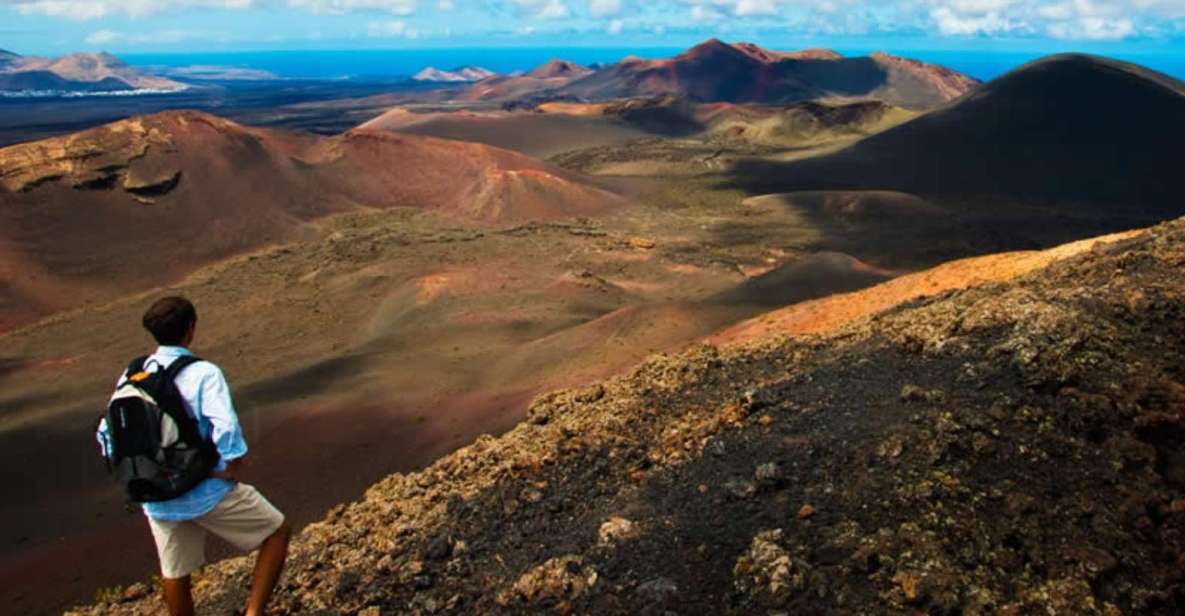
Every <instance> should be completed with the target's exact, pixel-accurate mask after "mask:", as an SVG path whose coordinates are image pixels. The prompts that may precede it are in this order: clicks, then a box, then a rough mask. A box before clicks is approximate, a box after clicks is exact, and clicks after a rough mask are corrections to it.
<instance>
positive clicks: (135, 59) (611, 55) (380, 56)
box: [121, 47, 1185, 81]
mask: <svg viewBox="0 0 1185 616" xmlns="http://www.w3.org/2000/svg"><path fill="white" fill-rule="evenodd" d="M682 51H683V49H681V48H673V47H672V48H665V47H648V48H634V49H623V48H591V47H571V48H517V49H481V48H465V49H399V50H369V49H368V50H342V51H252V52H209V53H154V54H124V55H122V56H121V57H122V58H123V59H124V60H125V61H127V62H128V63H129V64H132V65H134V66H138V67H142V68H154V69H163V68H179V67H189V66H219V67H232V68H238V69H252V70H259V71H267V72H269V73H272V74H274V75H276V76H278V77H282V78H288V79H315V80H324V79H329V80H334V79H356V80H366V79H380V80H387V79H391V80H395V79H403V78H406V77H408V76H410V75H414V74H415V73H417V72H419V71H420V70H421V69H423V68H425V67H428V66H434V67H436V68H439V69H446V70H447V69H452V68H456V67H460V66H481V67H484V68H487V69H490V70H492V71H494V72H498V73H511V72H514V71H526V70H530V69H532V68H534V67H536V66H538V65H540V64H543V63H545V62H547V61H548V60H552V59H555V58H562V59H565V60H571V61H573V62H577V63H580V64H586V65H587V64H594V63H613V62H617V61H619V60H621V59H622V58H625V57H626V56H631V55H635V56H641V57H643V58H667V57H670V56H673V55H676V54H678V53H680V52H682ZM837 51H839V52H840V53H842V54H844V55H847V56H860V55H866V54H868V53H869V52H871V51H873V50H871V49H843V48H837ZM886 51H888V52H889V53H893V54H896V55H900V56H905V57H908V58H916V59H919V60H924V61H927V62H933V63H936V64H942V65H944V66H948V67H950V68H953V69H955V70H957V71H960V72H962V73H965V74H968V75H971V76H972V77H975V78H978V79H982V80H984V81H988V80H991V79H994V78H996V77H999V76H1000V75H1002V74H1004V73H1006V72H1008V71H1010V70H1012V69H1014V68H1016V67H1018V66H1020V65H1022V64H1024V63H1026V62H1029V61H1031V60H1035V59H1037V58H1039V57H1041V56H1042V55H1045V54H1043V53H1039V52H1016V51H950V50H921V49H891V48H890V49H886ZM1113 57H1116V58H1118V59H1121V60H1127V61H1129V62H1135V63H1137V64H1142V65H1144V66H1147V67H1149V68H1152V69H1155V70H1158V71H1161V72H1164V73H1167V74H1169V75H1172V76H1174V77H1176V78H1178V79H1185V57H1183V56H1182V55H1181V54H1172V53H1167V52H1147V53H1135V54H1117V55H1115V56H1113Z"/></svg>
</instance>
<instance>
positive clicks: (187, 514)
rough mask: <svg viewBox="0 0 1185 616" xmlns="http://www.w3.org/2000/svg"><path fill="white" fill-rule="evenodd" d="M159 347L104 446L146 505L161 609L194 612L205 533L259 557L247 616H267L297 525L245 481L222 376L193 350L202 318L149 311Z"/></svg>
mask: <svg viewBox="0 0 1185 616" xmlns="http://www.w3.org/2000/svg"><path fill="white" fill-rule="evenodd" d="M143 324H144V328H145V329H146V330H148V332H149V333H150V334H152V337H153V338H155V339H156V342H157V343H158V344H159V345H160V346H159V347H158V348H157V349H156V352H155V353H153V354H152V355H149V356H147V357H143V358H140V359H137V360H135V361H133V362H132V364H131V365H130V366H129V367H128V369H127V371H126V372H124V374H123V375H122V376H121V377H120V378H119V381H118V383H117V385H116V393H115V395H114V396H113V397H112V401H111V404H110V406H109V407H108V411H107V414H106V415H105V416H104V418H103V419H102V420H101V421H100V422H99V427H98V440H99V445H100V449H101V452H102V453H103V455H104V457H105V458H106V459H107V460H108V465H109V468H111V469H112V470H113V472H114V473H115V474H116V476H117V478H118V479H119V480H120V481H121V482H122V483H123V484H124V488H125V490H126V491H127V492H128V496H129V499H130V500H131V501H133V502H138V503H142V507H143V510H144V513H145V514H146V516H147V518H148V526H149V528H150V529H151V530H152V538H153V539H154V540H155V542H156V549H157V554H158V556H159V557H160V569H161V577H163V578H164V595H165V604H166V605H168V608H169V613H170V614H171V615H172V616H190V615H192V614H193V594H192V590H191V586H190V574H192V573H193V572H194V571H196V570H197V569H198V568H199V567H201V566H202V565H203V564H205V559H206V555H205V549H206V545H205V544H206V533H207V532H210V533H213V534H215V535H217V536H219V537H221V538H222V539H224V540H226V541H227V542H228V543H230V544H231V545H233V546H235V547H237V548H239V549H241V550H243V551H250V550H255V549H258V550H259V557H258V559H257V560H256V563H255V575H254V578H253V580H252V582H251V594H250V597H249V598H248V600H247V611H246V616H262V615H263V613H264V610H265V608H266V607H267V603H268V600H269V599H270V598H271V594H272V590H273V589H274V588H275V586H276V582H277V581H278V580H279V578H280V572H281V570H283V568H284V559H285V558H286V557H287V554H288V540H289V538H290V537H291V535H292V527H291V526H290V525H289V524H288V522H287V521H286V520H285V518H284V514H282V513H280V511H279V510H278V509H276V508H275V507H274V506H273V505H272V504H271V503H269V502H268V501H267V499H265V498H264V497H263V495H262V494H260V493H259V492H258V491H257V490H256V489H255V488H253V487H251V486H250V485H247V484H245V483H242V482H241V481H240V477H241V475H242V473H243V469H244V457H243V456H245V455H246V453H247V443H246V441H245V440H244V439H243V431H242V428H241V427H240V426H239V419H238V416H237V415H236V414H235V409H234V404H233V403H232V402H231V398H230V388H229V386H228V385H227V383H226V378H225V377H223V375H222V371H221V370H219V369H218V367H217V366H215V365H214V364H212V363H210V362H207V361H202V360H200V359H198V358H197V357H195V356H194V355H193V353H191V352H190V351H189V348H188V347H189V346H190V345H191V344H192V343H193V338H194V332H195V329H196V327H197V311H196V310H195V309H194V306H193V304H192V303H190V302H189V300H187V299H185V298H183V297H166V298H164V299H161V300H159V301H157V302H156V303H154V304H153V305H152V306H151V307H150V308H149V309H148V312H146V313H144V320H143Z"/></svg>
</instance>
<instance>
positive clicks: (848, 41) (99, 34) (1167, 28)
mask: <svg viewBox="0 0 1185 616" xmlns="http://www.w3.org/2000/svg"><path fill="white" fill-rule="evenodd" d="M709 37H719V38H722V39H725V40H730V41H739V40H746V41H752V42H756V43H759V44H763V45H768V46H773V47H779V48H783V49H789V48H801V47H809V46H827V47H836V48H848V49H851V48H868V49H872V48H888V49H902V48H915V49H934V50H942V49H950V50H977V51H980V50H995V49H998V50H1001V51H1036V52H1052V51H1064V50H1082V51H1096V52H1108V51H1113V52H1120V53H1127V54H1133V53H1139V52H1142V51H1148V52H1155V53H1174V52H1178V51H1179V52H1180V53H1182V54H1185V0H1113V1H1104V0H1036V1H1030V2H1023V1H1020V0H901V1H885V0H881V1H871V0H822V1H805V0H0V48H3V49H9V50H11V51H15V52H17V53H23V54H42V55H57V54H63V53H69V52H74V51H98V50H106V51H111V52H114V53H121V52H123V53H138V52H139V53H143V52H193V51H234V50H244V51H247V50H265V49H266V50H272V49H275V50H283V49H399V48H417V49H424V48H459V47H495V48H496V47H545V46H567V47H572V46H597V47H623V48H624V47H631V46H635V47H637V46H644V47H652V48H654V47H678V46H686V45H691V44H694V43H695V42H698V41H701V40H704V39H706V38H709Z"/></svg>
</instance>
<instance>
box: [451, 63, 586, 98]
mask: <svg viewBox="0 0 1185 616" xmlns="http://www.w3.org/2000/svg"><path fill="white" fill-rule="evenodd" d="M591 73H592V70H590V69H588V68H586V67H584V66H581V65H579V64H576V63H574V62H568V61H567V60H552V61H550V62H548V63H547V64H544V65H542V66H539V67H537V68H535V70H532V71H531V72H529V73H527V74H525V75H505V76H499V77H490V78H489V79H483V80H481V81H479V82H477V83H475V84H473V85H472V86H470V87H469V88H466V89H465V90H463V91H461V93H460V94H458V95H457V96H456V97H454V98H455V100H459V101H470V102H476V101H500V100H512V99H517V98H521V97H524V96H528V95H531V94H534V93H537V92H546V91H550V90H555V89H557V88H561V87H563V86H566V85H568V84H569V83H571V82H572V81H574V80H577V79H580V78H582V77H586V76H588V75H590V74H591Z"/></svg>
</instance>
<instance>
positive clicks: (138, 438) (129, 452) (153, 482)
mask: <svg viewBox="0 0 1185 616" xmlns="http://www.w3.org/2000/svg"><path fill="white" fill-rule="evenodd" d="M147 360H148V358H147V357H141V358H138V359H136V360H134V361H132V363H131V364H130V365H129V366H128V372H127V378H126V380H125V381H124V382H123V383H122V384H121V385H120V386H119V387H118V388H116V390H115V394H114V395H112V396H111V402H110V403H109V404H108V406H107V414H106V418H107V433H108V435H109V438H110V450H109V451H108V457H107V468H108V470H109V471H111V472H112V473H113V474H114V475H115V478H116V479H117V480H118V481H119V482H120V483H121V484H123V486H124V490H125V491H126V492H127V495H128V498H129V499H130V500H131V501H133V502H137V503H150V502H160V501H167V500H172V499H174V498H177V497H178V496H181V495H182V494H185V493H186V492H188V491H190V490H191V489H193V488H194V486H196V485H197V484H198V483H200V482H201V481H202V480H204V479H206V478H208V477H209V476H210V473H211V471H213V470H214V466H215V465H217V464H218V460H219V455H218V449H217V448H216V447H215V446H214V443H213V442H211V441H210V440H209V439H205V438H202V434H201V431H200V430H199V429H198V420H197V419H196V418H195V417H193V416H191V415H190V414H189V412H188V411H186V410H185V405H184V403H183V402H182V400H181V393H180V392H178V391H177V386H176V384H175V383H174V382H173V381H174V380H175V379H176V378H177V375H178V374H181V371H182V370H184V369H186V368H188V367H189V366H191V365H193V364H194V363H196V362H199V361H201V360H200V359H198V358H197V357H192V356H185V357H178V358H177V359H175V360H173V363H171V364H169V367H168V368H167V369H163V370H161V369H158V370H157V371H156V372H147V371H145V370H144V363H145V362H146V361H147Z"/></svg>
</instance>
